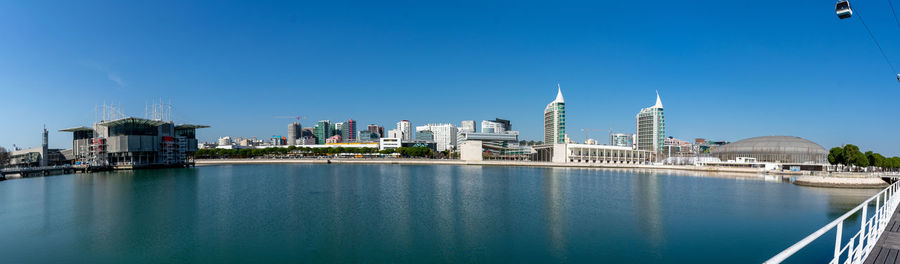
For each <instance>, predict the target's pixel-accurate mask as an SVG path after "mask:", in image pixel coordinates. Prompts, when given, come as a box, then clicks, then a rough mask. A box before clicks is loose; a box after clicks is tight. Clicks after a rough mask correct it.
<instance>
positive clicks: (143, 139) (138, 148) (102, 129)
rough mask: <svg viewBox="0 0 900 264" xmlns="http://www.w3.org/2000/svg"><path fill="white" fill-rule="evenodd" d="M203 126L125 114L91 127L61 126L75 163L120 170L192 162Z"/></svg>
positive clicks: (176, 165)
mask: <svg viewBox="0 0 900 264" xmlns="http://www.w3.org/2000/svg"><path fill="white" fill-rule="evenodd" d="M207 127H209V126H204V125H190V124H180V125H175V123H173V122H172V121H163V120H160V119H143V118H136V117H126V118H120V119H116V120H111V121H101V122H99V123H96V124H94V126H93V128H89V127H76V128H70V129H63V130H60V131H63V132H72V133H73V137H72V138H73V140H72V150H73V155H74V158H75V163H76V164H85V165H89V166H101V167H105V166H110V167H113V168H120V169H135V168H147V167H181V166H188V165H190V164H192V163H193V153H194V152H196V151H197V138H196V134H197V132H196V131H197V129H198V128H207Z"/></svg>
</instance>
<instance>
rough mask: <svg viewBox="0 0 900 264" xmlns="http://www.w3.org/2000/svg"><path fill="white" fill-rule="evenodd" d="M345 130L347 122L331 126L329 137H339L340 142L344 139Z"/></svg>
mask: <svg viewBox="0 0 900 264" xmlns="http://www.w3.org/2000/svg"><path fill="white" fill-rule="evenodd" d="M346 130H347V122H337V123H334V124H333V125H332V126H331V135H332V136H334V135H341V140H344V139H346V138H347V137H345V136H344V132H345V131H346Z"/></svg>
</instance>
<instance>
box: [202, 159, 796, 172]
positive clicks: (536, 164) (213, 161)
mask: <svg viewBox="0 0 900 264" xmlns="http://www.w3.org/2000/svg"><path fill="white" fill-rule="evenodd" d="M194 163H195V164H196V165H197V166H210V165H236V164H389V165H460V166H464V165H468V166H515V167H545V168H601V169H602V168H606V169H656V170H682V171H699V172H713V173H715V172H727V173H746V174H754V175H784V176H792V175H801V174H800V173H796V172H784V173H782V172H766V171H760V170H758V169H747V168H725V167H699V166H683V165H682V166H679V165H644V164H601V163H553V162H534V161H504V160H493V161H461V160H424V159H423V160H418V159H198V160H195V161H194Z"/></svg>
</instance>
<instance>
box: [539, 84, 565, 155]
mask: <svg viewBox="0 0 900 264" xmlns="http://www.w3.org/2000/svg"><path fill="white" fill-rule="evenodd" d="M556 88H557V89H558V90H557V91H556V99H554V100H553V102H550V103H549V104H547V107H546V108H544V144H565V143H566V138H565V134H566V101H565V99H563V95H562V88H561V87H560V86H559V84H557V85H556Z"/></svg>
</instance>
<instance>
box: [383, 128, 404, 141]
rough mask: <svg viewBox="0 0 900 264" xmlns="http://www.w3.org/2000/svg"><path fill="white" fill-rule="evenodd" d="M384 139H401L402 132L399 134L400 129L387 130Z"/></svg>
mask: <svg viewBox="0 0 900 264" xmlns="http://www.w3.org/2000/svg"><path fill="white" fill-rule="evenodd" d="M386 137H387V138H399V139H403V132H401V131H400V129H396V128H395V129H391V130H388V132H387V136H386Z"/></svg>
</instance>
